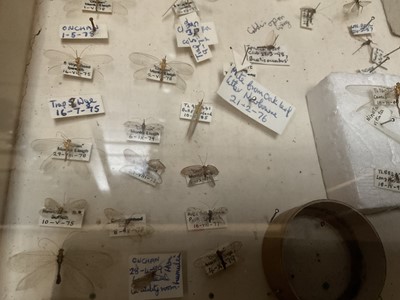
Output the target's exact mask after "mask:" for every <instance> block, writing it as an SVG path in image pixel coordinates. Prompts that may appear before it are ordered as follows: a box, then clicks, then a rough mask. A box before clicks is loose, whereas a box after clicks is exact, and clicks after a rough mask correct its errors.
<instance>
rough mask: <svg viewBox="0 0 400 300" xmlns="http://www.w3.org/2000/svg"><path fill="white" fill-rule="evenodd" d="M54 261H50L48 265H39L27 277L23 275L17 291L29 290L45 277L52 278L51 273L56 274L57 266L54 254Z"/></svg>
mask: <svg viewBox="0 0 400 300" xmlns="http://www.w3.org/2000/svg"><path fill="white" fill-rule="evenodd" d="M52 259H53V262H49V263H48V264H46V265H43V266H40V267H38V268H37V269H36V270H35V271H33V272H31V273H29V274H27V275H26V276H25V277H23V278H22V279H21V280H20V281H19V282H18V284H17V287H16V290H17V291H22V290H27V289H30V288H34V287H36V286H37V285H38V284H40V283H41V282H42V281H44V280H45V279H48V280H52V279H50V278H51V277H50V274H55V271H54V270H55V268H56V265H55V264H54V260H55V259H56V258H55V257H54V256H52Z"/></svg>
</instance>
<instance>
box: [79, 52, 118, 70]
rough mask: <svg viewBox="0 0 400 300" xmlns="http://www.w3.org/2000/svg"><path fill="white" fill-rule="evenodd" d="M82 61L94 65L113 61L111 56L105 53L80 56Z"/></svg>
mask: <svg viewBox="0 0 400 300" xmlns="http://www.w3.org/2000/svg"><path fill="white" fill-rule="evenodd" d="M82 61H83V63H86V64H90V65H92V66H93V67H95V66H99V65H104V64H108V63H110V62H112V61H113V58H112V57H111V56H110V55H107V54H88V55H84V56H83V57H82Z"/></svg>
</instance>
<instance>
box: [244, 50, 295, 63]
mask: <svg viewBox="0 0 400 300" xmlns="http://www.w3.org/2000/svg"><path fill="white" fill-rule="evenodd" d="M247 47H248V53H247V54H248V56H247V59H248V60H249V62H250V63H253V64H262V65H280V66H289V65H290V62H289V54H288V52H287V50H286V48H285V47H282V46H279V47H275V48H273V49H267V48H266V47H253V46H247Z"/></svg>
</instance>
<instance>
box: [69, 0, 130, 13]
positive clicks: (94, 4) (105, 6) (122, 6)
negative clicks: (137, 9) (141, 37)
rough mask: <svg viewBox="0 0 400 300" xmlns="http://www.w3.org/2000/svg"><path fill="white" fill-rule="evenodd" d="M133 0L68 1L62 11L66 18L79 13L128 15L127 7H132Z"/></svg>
mask: <svg viewBox="0 0 400 300" xmlns="http://www.w3.org/2000/svg"><path fill="white" fill-rule="evenodd" d="M134 2H135V1H134V0H120V1H118V0H83V1H82V0H68V2H67V3H66V4H65V5H64V11H65V12H67V16H68V17H72V16H75V15H76V16H77V15H78V13H79V12H80V11H83V12H92V13H93V12H95V13H105V14H111V13H112V14H119V15H122V16H126V15H128V7H132V6H133V4H134Z"/></svg>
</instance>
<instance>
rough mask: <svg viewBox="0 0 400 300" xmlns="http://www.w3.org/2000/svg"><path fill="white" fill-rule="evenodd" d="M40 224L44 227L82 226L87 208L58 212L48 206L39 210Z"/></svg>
mask: <svg viewBox="0 0 400 300" xmlns="http://www.w3.org/2000/svg"><path fill="white" fill-rule="evenodd" d="M39 214H40V215H39V225H40V226H44V227H60V228H81V227H82V223H83V217H84V215H85V210H84V209H80V210H79V211H77V210H74V211H67V212H63V213H56V212H53V211H50V210H47V209H46V208H43V209H41V210H40V212H39Z"/></svg>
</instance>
